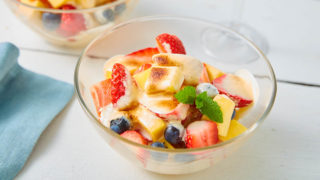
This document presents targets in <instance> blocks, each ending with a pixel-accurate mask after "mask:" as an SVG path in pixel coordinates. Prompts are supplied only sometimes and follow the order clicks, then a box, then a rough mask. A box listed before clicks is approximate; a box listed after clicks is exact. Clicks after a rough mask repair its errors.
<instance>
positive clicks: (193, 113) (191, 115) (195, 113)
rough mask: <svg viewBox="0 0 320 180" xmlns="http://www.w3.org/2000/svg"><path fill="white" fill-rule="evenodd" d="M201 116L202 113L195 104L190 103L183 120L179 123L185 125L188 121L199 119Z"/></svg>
mask: <svg viewBox="0 0 320 180" xmlns="http://www.w3.org/2000/svg"><path fill="white" fill-rule="evenodd" d="M201 117H202V113H201V112H200V111H199V109H197V108H196V106H195V105H190V107H189V109H188V112H187V116H186V118H185V119H184V120H182V121H181V124H182V125H183V126H184V127H187V126H188V125H189V124H190V123H192V122H194V121H197V120H200V119H201Z"/></svg>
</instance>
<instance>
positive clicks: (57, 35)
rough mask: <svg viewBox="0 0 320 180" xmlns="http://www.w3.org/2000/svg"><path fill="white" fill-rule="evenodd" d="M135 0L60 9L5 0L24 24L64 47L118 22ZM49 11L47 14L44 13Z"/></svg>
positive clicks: (83, 42) (84, 41)
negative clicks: (63, 18)
mask: <svg viewBox="0 0 320 180" xmlns="http://www.w3.org/2000/svg"><path fill="white" fill-rule="evenodd" d="M137 1H138V0H115V1H113V2H110V3H106V4H104V5H100V6H97V7H94V8H87V9H69V10H64V9H51V8H40V7H35V6H31V5H28V4H24V3H22V2H21V1H19V0H5V2H6V4H7V6H8V7H9V8H10V9H11V11H12V12H13V13H14V14H15V15H16V17H17V18H18V19H20V20H21V21H22V22H23V23H24V24H26V25H27V26H29V27H30V28H31V29H32V30H34V31H35V32H37V33H38V34H39V35H40V36H42V37H43V38H44V39H45V40H47V41H48V42H50V43H52V44H55V45H59V46H64V47H85V46H86V45H87V44H88V43H89V42H90V41H91V40H92V39H93V38H95V37H96V36H97V35H98V34H100V33H101V32H102V31H104V30H106V29H107V28H108V27H112V26H114V25H115V24H118V23H119V22H121V21H122V20H123V19H124V18H125V17H126V16H127V15H128V14H129V12H130V11H131V9H132V8H133V7H134V5H135V4H136V2H137ZM49 13H50V14H51V16H50V15H49V16H46V15H47V14H49ZM52 14H53V15H52ZM65 14H67V16H68V17H66V18H65V19H67V20H66V21H63V20H62V18H61V17H62V15H65ZM57 17H58V18H57ZM62 23H63V24H62ZM62 26H63V27H62Z"/></svg>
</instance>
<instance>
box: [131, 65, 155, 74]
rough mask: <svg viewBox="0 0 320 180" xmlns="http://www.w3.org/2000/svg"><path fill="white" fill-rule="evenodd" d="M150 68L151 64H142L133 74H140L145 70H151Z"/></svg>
mask: <svg viewBox="0 0 320 180" xmlns="http://www.w3.org/2000/svg"><path fill="white" fill-rule="evenodd" d="M151 66H152V64H149V63H146V64H143V65H142V66H140V67H139V69H138V70H136V71H135V72H134V74H138V73H140V72H142V71H145V70H147V69H149V68H151Z"/></svg>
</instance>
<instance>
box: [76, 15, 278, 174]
mask: <svg viewBox="0 0 320 180" xmlns="http://www.w3.org/2000/svg"><path fill="white" fill-rule="evenodd" d="M208 29H211V30H214V32H217V31H218V32H221V33H219V34H220V35H221V36H226V37H225V38H232V39H233V40H236V41H235V42H237V43H238V44H237V45H239V44H241V45H242V46H244V48H245V49H246V52H248V51H247V50H248V49H249V50H251V53H255V55H256V57H257V58H256V60H255V61H250V62H249V63H248V61H246V59H244V58H245V57H246V56H245V55H244V56H241V53H239V52H231V51H230V53H229V54H228V58H229V59H228V60H230V57H231V55H232V54H234V55H235V56H234V60H235V61H236V62H234V63H230V61H228V62H225V61H224V60H223V57H212V54H211V53H208V52H206V51H207V48H206V47H205V44H203V42H204V41H203V38H210V37H215V36H204V32H208V31H207V30H208ZM205 34H206V35H207V33H205ZM155 38H156V40H155ZM219 39H220V40H221V39H222V38H221V37H219ZM206 40H208V39H206ZM211 40H213V41H214V39H211ZM217 43H223V42H221V41H219V42H217ZM138 49H140V50H138ZM122 54H124V55H122ZM200 60H201V61H200ZM275 82H276V81H275V77H274V73H273V70H272V67H271V66H270V64H269V62H268V60H267V59H266V57H265V56H264V55H263V54H262V53H261V51H260V50H259V49H258V48H257V47H256V46H255V45H253V44H252V43H251V42H250V41H248V40H247V39H246V38H244V37H242V36H241V35H239V34H237V33H235V32H234V31H232V30H230V29H228V28H225V27H223V26H221V25H218V24H213V23H210V22H206V21H202V20H197V19H191V18H180V17H167V16H160V17H147V18H141V19H137V20H133V21H130V22H127V23H124V24H121V25H119V26H116V27H115V28H114V29H111V30H109V31H106V32H104V33H103V34H102V35H100V36H99V37H98V38H96V39H95V40H94V41H93V42H92V43H90V44H89V45H88V47H87V48H86V49H85V50H84V52H83V54H82V56H81V58H80V59H79V62H78V64H77V67H76V70H75V87H76V91H77V94H78V97H79V101H80V104H81V105H82V107H83V108H84V110H85V111H86V112H87V114H88V116H89V118H90V119H91V120H90V121H91V122H93V124H94V125H95V127H96V128H97V130H98V132H99V133H100V135H101V136H102V137H103V138H104V139H105V140H106V141H107V142H108V144H109V145H110V146H111V147H112V148H113V149H115V150H116V151H117V152H119V153H120V154H121V155H123V156H124V157H126V158H127V159H129V160H131V161H132V162H134V163H135V164H137V165H139V166H140V167H143V168H145V169H147V170H150V171H153V172H157V173H163V174H184V173H192V172H195V171H199V170H202V169H205V168H208V167H210V166H213V165H215V164H217V163H218V162H219V161H221V160H223V159H225V158H226V157H227V156H228V155H229V154H230V153H232V152H233V151H235V150H236V149H237V148H238V147H240V146H241V145H242V144H243V143H244V142H245V141H246V140H247V139H248V137H249V135H251V134H252V132H253V131H254V130H255V129H256V128H257V127H258V126H259V125H260V124H261V122H262V121H263V119H264V118H265V117H266V115H267V114H268V113H269V111H270V110H271V107H272V105H273V102H274V99H275V93H276V83H275Z"/></svg>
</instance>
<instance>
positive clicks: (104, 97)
mask: <svg viewBox="0 0 320 180" xmlns="http://www.w3.org/2000/svg"><path fill="white" fill-rule="evenodd" d="M110 86H111V80H110V79H107V80H104V81H101V82H99V83H97V84H94V85H93V86H92V87H91V88H90V92H91V96H92V98H93V102H94V105H95V107H96V110H97V113H98V115H99V116H100V113H101V109H102V108H103V107H105V106H107V105H108V104H110V103H111V96H110V89H111V88H110Z"/></svg>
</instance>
